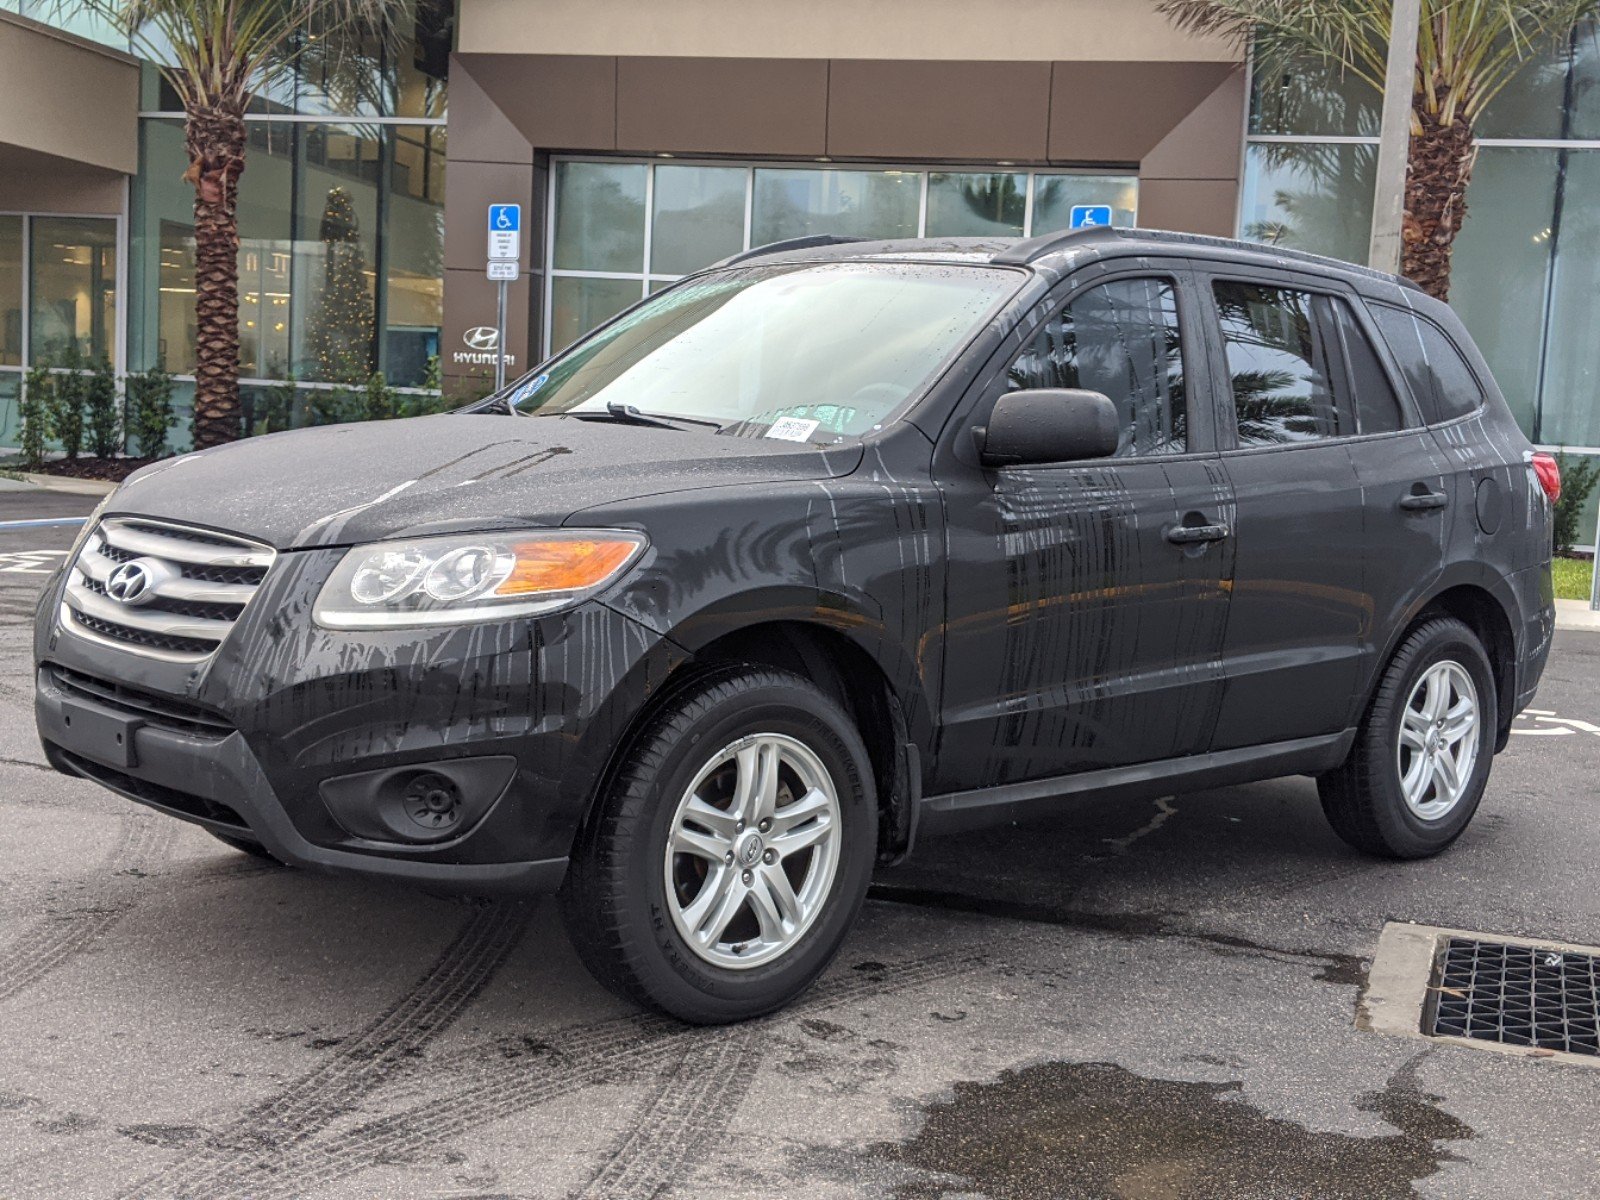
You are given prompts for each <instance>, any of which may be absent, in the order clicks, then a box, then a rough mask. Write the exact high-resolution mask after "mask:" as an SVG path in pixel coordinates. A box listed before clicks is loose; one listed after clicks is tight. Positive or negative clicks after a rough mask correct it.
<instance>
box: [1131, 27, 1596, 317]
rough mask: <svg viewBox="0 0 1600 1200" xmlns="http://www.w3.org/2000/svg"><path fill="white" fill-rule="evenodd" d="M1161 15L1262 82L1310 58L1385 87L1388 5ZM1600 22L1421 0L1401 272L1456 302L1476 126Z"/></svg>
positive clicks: (1435, 293)
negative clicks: (1587, 25) (1226, 47)
mask: <svg viewBox="0 0 1600 1200" xmlns="http://www.w3.org/2000/svg"><path fill="white" fill-rule="evenodd" d="M1157 7H1158V8H1159V9H1160V11H1161V12H1163V13H1165V14H1166V15H1167V16H1168V17H1170V18H1171V19H1172V20H1173V21H1174V22H1175V23H1176V24H1177V25H1178V26H1179V28H1181V29H1184V30H1187V31H1189V32H1191V33H1196V34H1204V35H1212V36H1221V37H1224V38H1229V39H1232V40H1233V41H1235V42H1237V43H1238V44H1239V45H1240V46H1245V45H1253V46H1254V48H1255V59H1256V64H1257V69H1258V71H1260V72H1261V73H1262V74H1264V75H1272V74H1275V73H1277V72H1278V71H1280V70H1282V69H1284V68H1285V67H1287V66H1288V65H1289V64H1290V63H1291V62H1293V61H1295V60H1304V59H1306V58H1311V59H1314V60H1317V61H1319V62H1321V63H1323V64H1324V65H1329V66H1335V67H1338V68H1340V69H1342V70H1344V71H1348V72H1350V73H1351V74H1353V75H1355V76H1356V77H1357V78H1359V79H1362V80H1364V81H1365V82H1367V83H1368V84H1370V85H1371V86H1372V87H1373V88H1375V89H1377V90H1378V91H1379V92H1382V90H1383V79H1384V73H1385V69H1386V66H1387V55H1388V45H1389V25H1390V19H1391V17H1392V15H1393V5H1392V3H1390V2H1389V0H1160V3H1159V4H1158V5H1157ZM1597 14H1600V0H1422V25H1421V30H1420V34H1419V37H1418V41H1417V69H1416V76H1415V84H1414V89H1413V97H1412V104H1411V150H1410V161H1409V164H1408V167H1407V171H1406V194H1405V226H1404V230H1403V239H1404V249H1403V251H1402V254H1401V263H1400V271H1401V273H1402V274H1403V275H1405V276H1406V277H1407V278H1409V279H1411V280H1413V281H1415V282H1416V283H1418V284H1419V285H1421V286H1422V288H1423V289H1424V290H1425V291H1427V292H1428V293H1430V294H1431V295H1434V296H1437V297H1438V298H1439V299H1441V300H1444V299H1447V298H1448V297H1449V292H1450V251H1451V248H1452V247H1453V246H1454V244H1455V239H1456V235H1457V234H1458V233H1460V231H1461V223H1462V221H1463V220H1464V219H1465V218H1466V215H1467V205H1466V192H1467V184H1468V183H1469V182H1471V179H1472V167H1473V161H1474V158H1475V150H1474V143H1473V127H1474V125H1475V123H1476V122H1477V120H1478V118H1479V117H1480V116H1482V114H1483V111H1484V109H1485V108H1486V107H1487V106H1488V105H1489V103H1490V102H1491V101H1492V100H1494V98H1495V97H1496V96H1498V95H1499V94H1500V93H1501V92H1502V91H1503V90H1505V88H1506V86H1507V85H1508V84H1509V83H1511V81H1512V80H1514V79H1515V78H1516V77H1517V76H1518V74H1520V73H1521V72H1522V70H1523V69H1524V68H1525V67H1527V66H1528V65H1529V64H1530V63H1531V62H1533V61H1535V59H1536V58H1537V57H1538V55H1539V54H1541V53H1542V52H1546V51H1549V50H1552V49H1557V48H1561V47H1565V46H1566V45H1567V44H1568V42H1569V39H1570V38H1571V35H1572V31H1573V28H1574V27H1575V26H1576V25H1578V24H1579V23H1580V22H1582V21H1585V20H1587V19H1588V18H1590V17H1593V16H1595V15H1597Z"/></svg>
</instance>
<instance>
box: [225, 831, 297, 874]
mask: <svg viewBox="0 0 1600 1200" xmlns="http://www.w3.org/2000/svg"><path fill="white" fill-rule="evenodd" d="M206 832H207V833H209V834H210V835H211V836H212V837H214V838H216V839H217V841H219V842H221V843H222V844H223V845H224V846H231V847H233V848H234V849H235V850H237V851H239V852H240V853H241V854H248V855H250V856H251V857H252V858H263V859H266V861H267V862H269V863H276V864H277V865H278V866H280V867H281V866H282V865H283V864H282V863H281V862H278V860H277V859H276V858H274V857H273V855H272V852H271V851H269V850H268V849H267V848H266V847H265V846H263V845H262V844H261V843H260V842H252V841H250V840H249V839H248V838H237V837H230V836H229V835H227V834H226V833H218V832H217V831H216V830H215V829H208V830H206Z"/></svg>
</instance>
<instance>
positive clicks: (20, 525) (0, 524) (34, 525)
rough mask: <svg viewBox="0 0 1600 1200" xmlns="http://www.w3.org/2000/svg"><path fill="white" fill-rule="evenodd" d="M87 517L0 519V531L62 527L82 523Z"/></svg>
mask: <svg viewBox="0 0 1600 1200" xmlns="http://www.w3.org/2000/svg"><path fill="white" fill-rule="evenodd" d="M88 519H89V518H88V517H39V518H38V519H36V520H32V521H0V533H4V532H5V531H6V530H7V529H62V528H66V527H67V526H70V525H82V524H83V523H84V522H85V521H87V520H88Z"/></svg>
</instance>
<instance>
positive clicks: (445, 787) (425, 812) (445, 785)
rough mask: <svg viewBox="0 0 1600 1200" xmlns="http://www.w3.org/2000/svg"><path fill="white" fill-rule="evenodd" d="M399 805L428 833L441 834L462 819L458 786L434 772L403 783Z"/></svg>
mask: <svg viewBox="0 0 1600 1200" xmlns="http://www.w3.org/2000/svg"><path fill="white" fill-rule="evenodd" d="M401 804H402V805H403V806H404V808H405V812H406V816H408V817H410V818H411V819H412V820H413V821H415V822H416V823H417V824H418V825H420V826H422V828H424V829H426V830H428V832H430V833H443V832H445V831H446V830H448V829H451V828H453V827H454V826H456V825H458V824H460V822H461V789H460V788H458V787H457V786H456V785H455V782H454V781H453V780H450V779H446V778H445V777H444V776H443V775H439V774H436V773H435V772H433V771H429V772H427V773H426V774H424V775H418V776H417V777H416V778H415V779H413V780H412V781H411V782H410V783H409V784H407V785H406V793H405V798H404V799H403V800H402V801H401Z"/></svg>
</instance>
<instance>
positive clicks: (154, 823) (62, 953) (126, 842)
mask: <svg viewBox="0 0 1600 1200" xmlns="http://www.w3.org/2000/svg"><path fill="white" fill-rule="evenodd" d="M121 826H122V828H121V831H120V832H119V834H118V837H117V842H116V845H115V846H114V847H113V848H112V851H111V853H110V854H109V855H108V856H107V858H106V861H105V863H104V864H103V865H102V866H101V868H100V871H99V873H98V874H99V878H98V879H97V881H96V883H95V884H94V885H93V886H91V887H90V889H89V890H88V894H87V895H85V896H83V897H81V899H80V907H78V908H76V909H74V910H73V911H72V912H71V913H69V914H67V915H65V916H46V917H44V918H42V919H41V920H38V921H36V922H34V923H33V925H31V926H30V927H29V928H28V929H27V930H26V932H24V933H23V934H22V936H21V937H20V938H18V939H17V940H16V941H15V942H13V943H12V944H11V945H10V946H8V947H6V948H5V949H4V950H0V1002H3V1001H5V1000H8V999H10V998H11V997H12V996H14V995H16V994H17V993H18V992H20V991H22V990H23V989H24V988H26V987H29V986H31V985H33V984H34V983H37V982H38V981H39V980H40V979H43V978H44V977H45V976H46V975H48V974H49V973H50V972H51V971H54V970H55V969H56V968H57V967H59V966H61V964H62V963H64V962H66V961H67V960H68V959H70V958H72V957H73V956H74V955H76V954H79V953H81V952H82V951H83V950H85V949H87V948H88V947H89V946H90V945H91V944H92V943H93V942H94V941H95V940H96V939H97V938H99V937H100V936H101V935H102V934H104V933H105V932H106V931H107V930H109V929H110V928H111V927H112V926H113V925H115V924H116V923H117V921H118V920H119V919H120V918H121V917H122V915H123V913H125V912H127V911H128V910H129V909H130V908H132V907H133V906H134V904H135V903H136V897H135V896H134V895H133V894H132V892H133V885H132V883H131V881H130V879H129V878H127V877H126V876H125V874H124V873H125V872H128V871H130V870H133V869H139V870H144V869H146V868H150V867H153V866H155V865H156V864H157V863H159V862H160V861H162V860H163V859H165V858H166V856H167V854H168V852H169V851H170V850H171V849H172V845H173V842H174V840H175V838H176V834H177V825H176V823H175V822H174V821H172V820H171V819H170V818H167V817H147V816H145V815H143V814H139V813H129V814H128V815H127V816H125V817H124V818H123V819H122V821H121Z"/></svg>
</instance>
